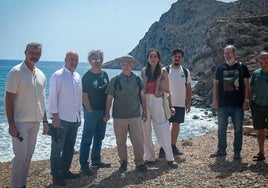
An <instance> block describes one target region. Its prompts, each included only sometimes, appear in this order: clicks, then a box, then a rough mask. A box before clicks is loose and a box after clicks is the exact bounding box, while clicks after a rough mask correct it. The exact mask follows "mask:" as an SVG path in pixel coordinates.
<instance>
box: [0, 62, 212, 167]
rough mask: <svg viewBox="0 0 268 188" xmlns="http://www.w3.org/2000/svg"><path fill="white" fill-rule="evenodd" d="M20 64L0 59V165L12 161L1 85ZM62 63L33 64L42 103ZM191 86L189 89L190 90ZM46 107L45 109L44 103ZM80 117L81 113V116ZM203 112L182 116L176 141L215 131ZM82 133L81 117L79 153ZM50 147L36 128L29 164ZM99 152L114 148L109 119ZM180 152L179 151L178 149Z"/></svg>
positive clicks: (81, 70)
mask: <svg viewBox="0 0 268 188" xmlns="http://www.w3.org/2000/svg"><path fill="white" fill-rule="evenodd" d="M21 62H22V60H4V59H0V162H6V161H11V160H12V158H13V157H14V154H13V150H12V141H11V136H10V135H9V134H8V123H7V118H6V116H5V112H4V95H5V94H4V93H5V81H6V77H7V75H8V72H9V70H10V69H11V68H12V67H13V66H14V65H16V64H18V63H21ZM63 66H64V62H58V61H40V62H38V63H37V67H38V68H39V69H41V70H42V71H43V72H44V74H45V75H46V77H47V86H46V87H47V88H46V99H48V88H49V79H50V77H51V75H52V74H53V72H55V71H56V70H58V69H60V68H62V67H63ZM89 69H90V65H89V63H87V62H80V63H79V65H78V67H77V69H76V71H77V72H78V73H80V75H81V76H83V75H84V73H85V72H86V71H88V70H89ZM104 70H105V71H106V72H107V73H108V75H109V78H112V77H113V76H115V75H117V74H119V73H120V72H121V70H120V69H104ZM133 72H134V73H135V74H137V75H139V74H140V71H138V70H134V71H133ZM194 84H195V83H194V82H193V85H192V87H194ZM46 107H48V105H47V103H46ZM82 114H83V113H82ZM210 114H211V112H209V111H208V110H207V109H201V108H195V107H191V112H189V113H187V114H186V116H185V122H184V123H183V124H181V128H180V135H179V139H178V141H180V140H186V139H190V138H193V137H197V136H201V135H204V134H205V133H206V132H208V131H210V130H216V129H217V125H216V119H215V117H213V116H211V115H210ZM82 130H83V115H82V125H81V126H80V127H79V129H78V134H77V139H76V144H75V150H76V151H79V147H80V142H81V137H82ZM152 134H153V142H154V143H155V144H157V143H158V142H157V139H156V137H155V135H154V133H152ZM127 145H128V146H130V145H131V142H130V140H129V139H128V141H127ZM50 146H51V137H50V136H48V135H42V125H40V130H39V133H38V137H37V143H36V148H35V152H34V154H33V158H32V160H45V159H49V156H50ZM102 147H103V148H113V147H116V140H115V135H114V130H113V119H110V120H109V121H108V122H107V128H106V134H105V138H104V140H103V145H102ZM181 150H182V151H183V148H181Z"/></svg>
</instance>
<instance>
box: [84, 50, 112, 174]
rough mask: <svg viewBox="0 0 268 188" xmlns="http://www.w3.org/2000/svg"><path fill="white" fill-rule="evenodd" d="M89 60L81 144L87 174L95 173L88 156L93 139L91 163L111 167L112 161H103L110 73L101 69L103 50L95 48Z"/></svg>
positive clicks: (85, 77) (101, 166)
mask: <svg viewBox="0 0 268 188" xmlns="http://www.w3.org/2000/svg"><path fill="white" fill-rule="evenodd" d="M88 62H89V63H90V65H91V69H90V70H89V71H87V72H86V73H85V74H84V75H83V77H82V85H83V106H84V119H85V121H84V127H83V134H82V140H81V146H80V158H79V161H80V165H81V171H82V172H83V173H85V174H86V175H93V172H92V170H91V169H90V168H89V163H88V158H89V151H90V146H91V143H92V140H93V139H94V142H93V146H92V150H91V165H92V166H96V167H99V168H109V167H110V166H111V164H110V163H105V162H103V161H101V145H102V140H103V139H104V136H105V131H106V122H105V121H103V118H104V116H105V105H106V97H107V95H106V94H105V90H106V87H107V85H108V83H109V78H108V75H107V73H106V72H105V71H103V70H101V65H102V62H103V52H102V51H100V50H93V51H91V52H89V54H88Z"/></svg>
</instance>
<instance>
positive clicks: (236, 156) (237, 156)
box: [234, 153, 242, 160]
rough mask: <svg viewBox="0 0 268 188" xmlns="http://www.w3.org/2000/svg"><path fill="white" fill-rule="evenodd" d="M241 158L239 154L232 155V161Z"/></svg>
mask: <svg viewBox="0 0 268 188" xmlns="http://www.w3.org/2000/svg"><path fill="white" fill-rule="evenodd" d="M241 159H242V157H241V155H240V153H234V160H241Z"/></svg>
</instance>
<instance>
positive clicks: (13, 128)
mask: <svg viewBox="0 0 268 188" xmlns="http://www.w3.org/2000/svg"><path fill="white" fill-rule="evenodd" d="M8 132H9V134H10V136H12V137H16V136H17V135H18V133H19V132H18V130H17V127H16V126H15V125H14V126H9V130H8Z"/></svg>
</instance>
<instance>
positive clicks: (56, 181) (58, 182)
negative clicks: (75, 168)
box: [52, 176, 67, 186]
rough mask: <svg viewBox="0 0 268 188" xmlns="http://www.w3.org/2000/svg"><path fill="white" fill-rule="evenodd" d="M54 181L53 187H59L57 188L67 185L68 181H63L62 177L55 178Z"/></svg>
mask: <svg viewBox="0 0 268 188" xmlns="http://www.w3.org/2000/svg"><path fill="white" fill-rule="evenodd" d="M52 180H53V185H57V186H65V185H67V183H66V180H65V179H63V178H62V177H61V176H53V177H52Z"/></svg>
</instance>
